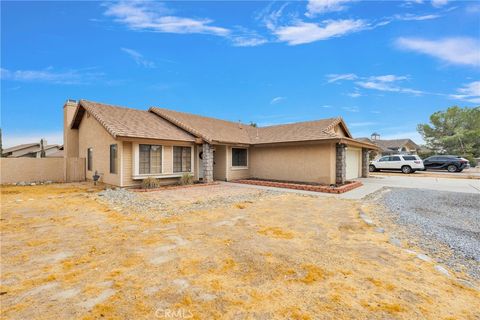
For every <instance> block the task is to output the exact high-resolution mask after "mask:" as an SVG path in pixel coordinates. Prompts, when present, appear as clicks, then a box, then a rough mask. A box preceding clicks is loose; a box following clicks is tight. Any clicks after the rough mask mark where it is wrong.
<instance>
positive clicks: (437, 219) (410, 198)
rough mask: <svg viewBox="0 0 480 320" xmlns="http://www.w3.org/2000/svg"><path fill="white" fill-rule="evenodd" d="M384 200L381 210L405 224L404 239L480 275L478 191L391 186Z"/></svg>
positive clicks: (475, 275) (382, 198) (437, 257)
mask: <svg viewBox="0 0 480 320" xmlns="http://www.w3.org/2000/svg"><path fill="white" fill-rule="evenodd" d="M381 201H382V202H383V204H384V205H385V206H386V207H387V209H388V210H385V212H383V213H378V214H379V215H380V216H383V218H388V219H390V220H391V221H393V222H394V223H396V224H399V225H400V226H403V227H406V228H404V231H406V233H405V234H404V235H401V236H403V237H404V240H406V241H408V242H410V243H411V244H414V245H418V246H419V247H421V248H422V249H424V250H426V251H427V252H428V253H430V254H432V256H434V257H435V258H436V259H437V260H438V261H441V262H442V263H445V264H447V265H448V266H450V267H452V268H453V269H455V270H461V269H463V268H461V266H464V267H466V271H467V272H468V273H470V274H471V275H472V276H474V277H475V278H477V279H480V195H479V194H469V193H457V192H445V191H432V190H423V189H403V188H392V189H391V191H390V192H386V193H384V194H383V195H382V197H381ZM412 235H414V237H412ZM445 247H447V248H450V249H451V252H449V253H446V252H445Z"/></svg>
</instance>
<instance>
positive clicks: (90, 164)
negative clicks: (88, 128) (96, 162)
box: [87, 147, 93, 171]
mask: <svg viewBox="0 0 480 320" xmlns="http://www.w3.org/2000/svg"><path fill="white" fill-rule="evenodd" d="M87 171H93V148H92V147H89V148H87Z"/></svg>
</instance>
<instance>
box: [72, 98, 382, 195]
mask: <svg viewBox="0 0 480 320" xmlns="http://www.w3.org/2000/svg"><path fill="white" fill-rule="evenodd" d="M376 149H377V147H376V146H375V145H374V144H372V143H369V142H361V141H357V140H355V139H353V138H352V135H351V134H350V132H349V130H348V128H347V126H346V124H345V122H344V121H343V120H342V119H341V118H333V119H323V120H318V121H309V122H301V123H293V124H285V125H277V126H269V127H261V128H256V127H253V126H250V125H245V124H241V123H236V122H230V121H224V120H219V119H214V118H209V117H203V116H198V115H194V114H189V113H182V112H177V111H172V110H167V109H161V108H155V107H152V108H150V109H149V110H148V111H143V110H137V109H129V108H124V107H118V106H112V105H107V104H102V103H97V102H91V101H86V100H80V101H79V102H78V103H77V102H75V101H72V100H68V101H67V102H66V104H65V105H64V155H65V157H67V158H69V157H71V158H75V157H80V158H85V159H86V164H85V165H86V177H87V179H92V176H93V175H94V174H95V172H97V173H98V174H99V175H100V177H101V180H102V181H103V182H104V183H107V184H111V185H116V186H122V187H123V186H125V187H126V186H136V185H139V184H140V183H141V181H142V179H145V178H146V177H155V178H160V179H162V180H163V182H164V183H172V182H176V181H178V179H179V178H180V177H181V176H182V175H183V174H184V173H190V174H192V175H193V176H194V178H195V179H196V180H202V181H205V182H210V181H213V180H224V181H230V180H235V179H243V178H260V179H271V180H281V181H299V182H311V183H323V184H341V183H344V182H345V181H346V180H347V179H354V178H358V177H361V176H367V175H368V151H370V150H376Z"/></svg>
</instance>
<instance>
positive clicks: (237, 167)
mask: <svg viewBox="0 0 480 320" xmlns="http://www.w3.org/2000/svg"><path fill="white" fill-rule="evenodd" d="M233 149H244V150H247V165H246V166H234V165H233V163H232V162H233ZM230 153H231V154H232V159H231V161H230V169H231V170H246V169H248V165H249V162H250V161H248V156H249V153H250V152H249V150H248V148H241V147H231V148H230Z"/></svg>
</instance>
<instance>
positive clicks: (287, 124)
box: [258, 117, 339, 129]
mask: <svg viewBox="0 0 480 320" xmlns="http://www.w3.org/2000/svg"><path fill="white" fill-rule="evenodd" d="M338 118H339V117H335V118H324V119H317V120H306V121H298V122H290V123H280V124H272V125H270V126H263V127H258V128H259V129H263V128H272V127H280V126H291V125H295V124H305V123H314V122H319V121H326V120H332V121H333V120H336V119H338Z"/></svg>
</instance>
